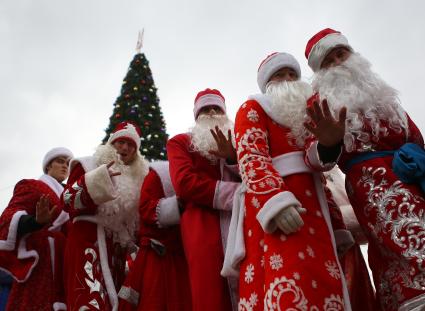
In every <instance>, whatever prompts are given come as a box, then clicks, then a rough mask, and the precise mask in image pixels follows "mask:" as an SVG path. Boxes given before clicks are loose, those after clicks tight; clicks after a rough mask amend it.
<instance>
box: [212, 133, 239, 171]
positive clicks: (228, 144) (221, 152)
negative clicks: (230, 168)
mask: <svg viewBox="0 0 425 311" xmlns="http://www.w3.org/2000/svg"><path fill="white" fill-rule="evenodd" d="M210 132H211V135H212V136H213V137H214V140H215V141H216V143H217V150H210V151H209V153H210V154H212V155H215V156H216V157H218V158H223V159H226V160H227V162H229V163H232V164H234V163H236V162H237V159H236V149H235V147H233V143H232V131H230V130H228V131H227V138H226V136H224V134H223V132H222V131H221V129H220V128H219V127H218V126H216V127H215V130H210Z"/></svg>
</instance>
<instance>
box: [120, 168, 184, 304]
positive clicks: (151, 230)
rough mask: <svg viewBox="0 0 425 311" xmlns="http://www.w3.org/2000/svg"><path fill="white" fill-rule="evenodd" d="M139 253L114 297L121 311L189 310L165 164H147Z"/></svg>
mask: <svg viewBox="0 0 425 311" xmlns="http://www.w3.org/2000/svg"><path fill="white" fill-rule="evenodd" d="M139 214H140V230H139V246H140V249H139V252H138V254H137V257H136V259H135V261H134V262H133V264H132V266H131V267H130V271H129V273H128V275H127V277H126V280H125V282H124V285H123V286H122V287H121V290H120V292H119V293H118V296H119V298H120V303H119V310H121V311H124V310H125V311H130V310H137V311H190V310H191V296H190V283H189V274H188V269H187V263H186V258H185V256H184V251H183V244H182V241H181V234H180V226H179V223H180V211H179V202H178V200H177V197H176V194H175V192H174V189H173V186H172V184H171V179H170V172H169V165H168V162H167V161H158V162H153V163H151V164H150V170H149V174H148V175H147V176H146V178H145V180H144V181H143V186H142V189H141V192H140V204H139Z"/></svg>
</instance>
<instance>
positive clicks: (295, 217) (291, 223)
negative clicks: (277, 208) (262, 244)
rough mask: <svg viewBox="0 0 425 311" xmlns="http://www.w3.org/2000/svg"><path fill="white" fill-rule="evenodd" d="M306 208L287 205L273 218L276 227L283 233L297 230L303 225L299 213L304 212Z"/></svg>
mask: <svg viewBox="0 0 425 311" xmlns="http://www.w3.org/2000/svg"><path fill="white" fill-rule="evenodd" d="M305 212H306V209H305V208H302V207H298V206H295V205H291V206H288V207H287V208H285V209H284V210H283V211H281V212H280V213H279V214H277V215H276V217H275V218H274V220H275V222H276V225H277V227H278V228H279V229H280V230H282V231H283V233H285V234H290V233H294V232H296V231H298V230H299V229H300V228H301V227H302V226H304V221H303V219H302V218H301V215H300V214H305Z"/></svg>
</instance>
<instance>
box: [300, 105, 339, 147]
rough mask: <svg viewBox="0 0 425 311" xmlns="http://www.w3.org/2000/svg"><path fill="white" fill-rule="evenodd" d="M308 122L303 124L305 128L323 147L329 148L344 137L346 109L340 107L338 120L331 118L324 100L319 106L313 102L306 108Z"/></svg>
mask: <svg viewBox="0 0 425 311" xmlns="http://www.w3.org/2000/svg"><path fill="white" fill-rule="evenodd" d="M307 115H308V116H309V117H310V119H311V120H310V121H309V122H305V123H304V126H305V128H306V129H307V130H308V131H309V132H311V133H312V134H313V135H314V136H315V137H316V138H317V140H318V141H319V143H320V144H321V145H323V146H325V147H331V146H335V145H337V144H339V143H340V142H341V141H342V140H343V139H344V135H345V120H346V119H347V108H346V107H342V108H341V110H340V111H339V117H338V120H337V119H335V118H334V117H333V116H332V113H331V111H330V109H329V105H328V102H327V101H326V99H324V100H323V101H322V104H321V105H319V102H318V101H314V102H313V105H312V106H310V107H307Z"/></svg>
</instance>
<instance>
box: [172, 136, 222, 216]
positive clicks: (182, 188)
mask: <svg viewBox="0 0 425 311" xmlns="http://www.w3.org/2000/svg"><path fill="white" fill-rule="evenodd" d="M167 154H168V160H169V164H170V176H171V182H172V184H173V186H174V190H175V192H176V195H177V197H179V198H181V199H182V200H183V201H185V202H191V203H193V204H195V205H198V206H203V207H210V208H213V206H214V195H215V191H216V186H217V182H218V180H216V179H214V178H211V177H210V176H208V175H206V174H204V173H202V171H200V170H199V168H198V169H197V168H196V167H195V166H194V163H193V159H192V156H191V152H190V151H189V138H188V136H187V135H185V134H181V135H177V136H175V137H173V138H171V139H170V140H169V141H168V143H167Z"/></svg>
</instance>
